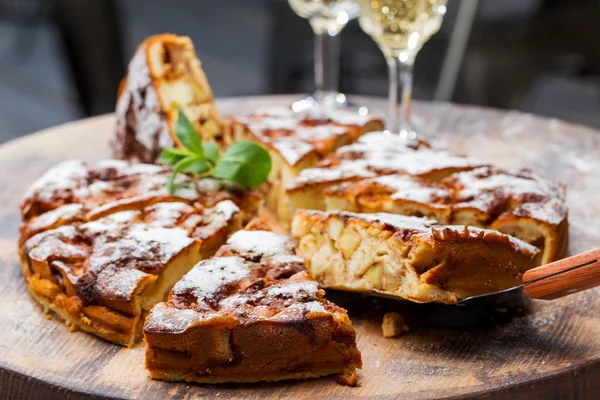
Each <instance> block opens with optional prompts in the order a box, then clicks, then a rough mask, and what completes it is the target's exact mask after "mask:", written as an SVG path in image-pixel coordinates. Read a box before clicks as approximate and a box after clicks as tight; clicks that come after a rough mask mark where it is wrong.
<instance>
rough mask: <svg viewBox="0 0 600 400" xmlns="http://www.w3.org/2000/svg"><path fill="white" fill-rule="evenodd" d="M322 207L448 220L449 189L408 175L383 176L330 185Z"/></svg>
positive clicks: (449, 211) (445, 222)
mask: <svg viewBox="0 0 600 400" xmlns="http://www.w3.org/2000/svg"><path fill="white" fill-rule="evenodd" d="M323 194H324V196H325V209H326V210H328V211H331V210H342V211H351V212H358V213H377V212H386V213H392V214H401V215H409V216H414V217H426V218H430V219H434V220H436V221H438V222H439V223H440V224H448V223H450V218H451V215H452V207H451V205H452V202H453V195H452V192H451V191H450V190H448V189H446V188H445V187H444V186H442V185H440V184H438V183H435V182H430V181H427V180H424V179H421V178H418V177H414V176H410V175H396V174H394V175H383V176H378V177H376V178H367V179H363V180H358V181H354V182H347V183H343V184H340V185H336V186H331V187H329V188H327V189H325V190H324V191H323Z"/></svg>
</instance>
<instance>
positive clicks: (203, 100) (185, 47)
mask: <svg viewBox="0 0 600 400" xmlns="http://www.w3.org/2000/svg"><path fill="white" fill-rule="evenodd" d="M179 109H181V110H182V111H183V112H184V113H185V114H186V116H187V117H188V119H189V120H190V121H191V122H192V124H193V125H194V127H195V128H196V130H197V131H198V132H199V134H200V136H201V138H202V140H204V141H206V140H216V141H220V140H221V139H222V136H223V126H222V123H221V118H220V116H219V112H218V111H217V108H216V107H215V104H214V101H213V94H212V91H211V89H210V86H209V84H208V81H207V79H206V75H205V74H204V71H203V70H202V67H201V64H200V60H198V57H197V55H196V52H195V50H194V45H193V43H192V41H191V39H190V38H189V37H186V36H176V35H172V34H162V35H155V36H150V37H149V38H147V39H146V40H145V41H144V42H143V43H142V44H141V45H140V46H139V47H138V49H137V51H136V53H135V55H134V56H133V58H132V60H131V62H130V64H129V71H128V74H127V77H126V78H125V79H124V80H123V82H121V86H120V88H119V97H118V101H117V110H116V115H117V129H116V136H115V139H114V141H113V143H112V148H113V152H114V156H115V158H118V159H126V160H135V161H140V162H146V163H153V162H155V161H156V159H157V158H158V156H159V154H160V153H161V151H162V149H164V148H165V147H173V146H174V145H179V142H178V139H177V136H176V135H175V124H176V123H177V114H178V110H179Z"/></svg>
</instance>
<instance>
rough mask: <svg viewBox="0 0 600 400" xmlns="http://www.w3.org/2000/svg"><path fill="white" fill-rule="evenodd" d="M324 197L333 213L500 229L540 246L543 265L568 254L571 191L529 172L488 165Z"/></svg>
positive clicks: (373, 181) (379, 180)
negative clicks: (383, 215) (389, 215)
mask: <svg viewBox="0 0 600 400" xmlns="http://www.w3.org/2000/svg"><path fill="white" fill-rule="evenodd" d="M323 193H324V195H325V205H326V209H327V210H328V211H333V210H340V211H352V212H361V213H365V212H366V213H374V212H389V213H393V214H401V215H407V216H416V217H427V218H431V219H435V220H437V221H438V222H440V223H441V224H452V225H469V226H475V227H481V228H489V229H496V230H498V231H500V232H504V233H508V234H510V235H513V236H515V237H517V238H519V239H521V240H524V241H525V242H527V243H529V244H533V245H534V246H536V247H537V248H539V249H540V250H541V252H540V255H539V257H540V263H542V264H547V263H549V262H552V261H555V260H558V259H560V258H561V257H563V256H565V255H566V250H567V244H568V220H567V214H568V210H567V205H566V199H565V189H564V187H563V186H561V185H560V184H558V183H555V182H552V181H550V180H548V179H544V178H542V177H540V176H537V175H535V174H533V173H532V172H531V171H528V170H521V171H518V172H509V171H505V170H501V169H498V168H493V167H482V168H476V169H474V170H471V171H463V172H458V173H454V174H451V175H449V176H448V177H446V178H444V179H442V181H441V182H431V181H428V180H424V179H421V178H418V177H415V176H409V175H385V176H380V177H376V178H367V179H362V180H357V181H354V182H347V183H344V184H341V185H336V186H332V187H330V188H327V189H325V190H324V191H323Z"/></svg>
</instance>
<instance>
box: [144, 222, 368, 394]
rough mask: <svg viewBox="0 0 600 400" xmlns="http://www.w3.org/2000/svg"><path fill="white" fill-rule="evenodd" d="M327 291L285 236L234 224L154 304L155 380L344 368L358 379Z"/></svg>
mask: <svg viewBox="0 0 600 400" xmlns="http://www.w3.org/2000/svg"><path fill="white" fill-rule="evenodd" d="M256 228H257V229H260V228H261V227H260V226H258V227H256ZM323 295H324V292H323V290H321V289H319V287H318V285H317V282H315V281H314V280H313V279H312V278H311V277H310V275H309V274H308V273H307V271H306V269H305V267H304V262H303V260H302V259H301V258H300V257H298V256H296V255H295V252H294V245H293V241H292V240H291V238H289V237H288V236H286V235H280V234H276V233H273V232H270V231H266V230H242V231H239V232H237V233H235V234H234V235H233V236H231V238H230V239H229V240H228V242H227V244H226V245H225V246H223V247H222V248H221V249H220V250H219V251H218V252H217V254H216V256H215V257H214V258H211V259H209V260H204V261H201V262H199V263H198V264H197V265H196V266H195V267H194V268H193V269H192V270H191V271H190V272H189V273H188V274H187V275H185V276H184V277H183V278H182V279H181V281H179V282H178V283H177V284H176V285H175V286H174V288H173V290H172V291H171V293H170V294H169V300H168V301H167V302H166V303H160V304H157V305H156V306H155V307H154V308H153V309H152V311H151V313H150V314H149V316H148V318H147V320H146V323H145V326H144V335H145V340H146V343H147V348H146V369H147V370H148V372H149V373H150V376H151V377H152V378H155V379H163V380H175V381H179V380H185V381H188V382H201V383H221V382H257V381H278V380H283V379H301V378H310V377H318V376H323V375H330V374H340V375H341V376H340V377H341V378H342V379H343V380H344V381H345V383H348V384H351V385H353V384H356V375H355V369H356V368H360V367H361V357H360V352H359V351H358V349H357V348H356V341H355V332H354V329H353V328H352V324H351V322H350V320H349V319H348V315H347V314H346V311H345V310H343V309H341V308H339V307H337V306H336V305H334V304H332V303H330V302H329V301H327V300H325V299H324V298H323Z"/></svg>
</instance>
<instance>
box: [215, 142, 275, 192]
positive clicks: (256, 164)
mask: <svg viewBox="0 0 600 400" xmlns="http://www.w3.org/2000/svg"><path fill="white" fill-rule="evenodd" d="M271 164H272V162H271V156H270V155H269V153H268V152H267V150H265V149H264V148H262V147H261V146H259V145H258V144H256V143H254V142H246V141H241V142H235V143H233V144H232V145H231V146H229V148H228V149H227V150H226V151H225V153H224V154H223V156H222V157H221V159H220V160H219V162H218V163H217V165H216V166H215V168H214V169H213V171H212V176H214V177H215V178H221V179H228V180H230V181H233V182H235V183H237V184H239V185H240V186H242V187H245V188H253V187H256V186H258V185H260V184H261V183H263V182H265V181H266V180H267V178H268V177H269V173H270V172H271Z"/></svg>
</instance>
